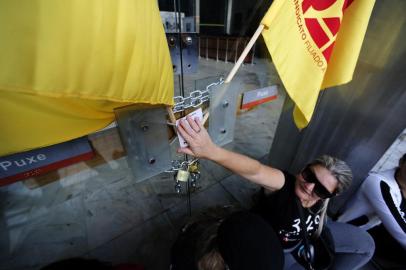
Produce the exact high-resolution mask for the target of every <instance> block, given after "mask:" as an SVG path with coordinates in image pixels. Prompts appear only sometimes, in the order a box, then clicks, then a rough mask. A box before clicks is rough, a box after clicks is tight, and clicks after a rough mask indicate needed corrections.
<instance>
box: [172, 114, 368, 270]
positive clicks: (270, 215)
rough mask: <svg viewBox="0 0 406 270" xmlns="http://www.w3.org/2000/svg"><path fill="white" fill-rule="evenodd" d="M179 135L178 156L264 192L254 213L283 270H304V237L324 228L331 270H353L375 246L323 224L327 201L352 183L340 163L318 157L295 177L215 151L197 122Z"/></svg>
mask: <svg viewBox="0 0 406 270" xmlns="http://www.w3.org/2000/svg"><path fill="white" fill-rule="evenodd" d="M178 131H179V133H180V134H181V135H182V137H183V138H184V139H185V140H186V141H187V143H188V147H185V148H180V149H179V150H178V152H180V153H185V154H188V155H192V156H195V157H199V158H204V159H208V160H211V161H214V162H216V163H217V164H219V165H221V166H223V167H225V168H227V169H229V170H231V171H232V172H234V173H236V174H238V175H240V176H242V177H244V178H245V179H247V180H249V181H251V182H254V183H256V184H258V185H260V186H262V187H263V188H264V192H263V194H262V196H261V197H262V198H261V199H260V202H259V204H258V206H257V207H256V208H255V212H257V213H259V214H260V215H261V216H262V217H263V218H264V219H265V220H267V221H268V223H269V224H270V225H271V226H272V228H273V230H274V231H275V232H276V234H277V235H278V237H279V240H280V243H281V246H282V248H283V250H284V254H285V267H284V269H303V267H302V266H301V265H300V263H299V262H300V261H301V259H300V254H299V253H300V250H301V245H302V243H303V242H304V241H303V240H304V235H305V234H304V233H303V232H304V231H307V234H306V236H309V237H318V236H319V235H321V233H322V231H323V230H324V229H325V228H326V227H327V228H329V231H330V232H331V237H332V240H331V241H332V242H334V244H333V246H334V253H335V256H334V265H332V266H331V269H346V270H347V269H351V270H352V269H358V268H360V267H361V266H362V265H364V264H366V263H367V262H368V261H369V260H370V258H371V257H372V254H373V251H374V242H373V240H372V238H371V237H370V236H369V235H368V234H367V233H366V232H363V231H362V230H360V229H359V228H356V227H355V226H352V225H349V224H344V223H337V222H331V221H328V222H327V224H325V223H326V220H327V218H326V211H327V205H328V202H329V199H330V198H331V197H333V196H335V195H337V194H339V193H341V192H342V191H344V190H346V189H347V188H348V187H349V186H350V184H351V181H352V173H351V169H350V168H349V167H348V166H347V165H346V164H345V162H343V161H341V160H338V159H336V158H333V157H329V156H322V157H321V158H319V159H316V160H315V161H313V162H311V163H310V164H309V165H308V166H306V167H305V168H304V169H303V170H302V172H301V173H299V174H298V175H296V176H294V175H292V174H289V173H287V172H283V171H281V170H278V169H276V168H272V167H270V166H266V165H263V164H261V163H260V162H258V161H257V160H254V159H252V158H249V157H247V156H244V155H241V154H238V153H234V152H231V151H228V150H226V149H223V148H221V147H219V146H217V145H215V144H214V143H213V142H212V140H211V139H210V136H209V134H208V133H207V131H206V129H205V128H204V126H203V125H202V123H201V122H200V121H199V120H198V119H195V120H193V119H191V118H187V121H181V122H180V124H179V126H178ZM301 220H303V222H301ZM306 242H307V241H306ZM316 256H317V255H316ZM301 263H302V264H303V262H301Z"/></svg>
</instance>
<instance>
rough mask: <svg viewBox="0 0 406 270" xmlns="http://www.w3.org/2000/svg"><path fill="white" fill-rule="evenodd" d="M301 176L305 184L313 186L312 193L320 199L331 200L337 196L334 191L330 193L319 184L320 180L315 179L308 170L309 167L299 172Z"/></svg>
mask: <svg viewBox="0 0 406 270" xmlns="http://www.w3.org/2000/svg"><path fill="white" fill-rule="evenodd" d="M301 175H302V177H303V179H304V180H305V181H306V182H307V183H313V184H314V188H313V192H314V193H315V194H316V195H317V196H319V198H320V199H327V198H331V197H334V196H335V195H336V194H337V193H336V192H335V191H334V192H333V193H331V192H330V191H328V190H327V188H326V187H325V186H323V185H322V184H321V183H320V180H319V179H317V176H316V175H315V174H314V172H313V171H312V170H311V169H310V166H306V168H304V169H303V171H302V172H301Z"/></svg>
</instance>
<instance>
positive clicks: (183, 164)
mask: <svg viewBox="0 0 406 270" xmlns="http://www.w3.org/2000/svg"><path fill="white" fill-rule="evenodd" d="M198 160H199V159H198V158H194V159H192V160H189V161H187V160H184V161H182V160H172V168H171V169H169V170H166V171H165V172H166V173H174V172H177V171H179V170H180V169H185V168H187V167H189V166H190V165H192V164H193V163H195V162H196V161H198Z"/></svg>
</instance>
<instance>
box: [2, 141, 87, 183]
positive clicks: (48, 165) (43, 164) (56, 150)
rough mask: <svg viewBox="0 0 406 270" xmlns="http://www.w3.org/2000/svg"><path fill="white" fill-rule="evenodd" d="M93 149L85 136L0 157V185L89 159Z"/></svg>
mask: <svg viewBox="0 0 406 270" xmlns="http://www.w3.org/2000/svg"><path fill="white" fill-rule="evenodd" d="M92 157H93V150H92V147H91V146H90V144H89V141H88V140H87V138H86V137H82V138H79V139H75V140H72V141H68V142H64V143H60V144H56V145H52V146H48V147H44V148H40V149H35V150H32V151H27V152H23V153H18V154H14V155H10V156H3V157H0V186H3V185H7V184H10V183H13V182H15V181H18V180H21V179H25V178H28V177H32V176H36V175H40V174H43V173H46V172H49V171H52V170H56V169H58V168H61V167H65V166H68V165H70V164H73V163H76V162H79V161H82V160H87V159H91V158H92Z"/></svg>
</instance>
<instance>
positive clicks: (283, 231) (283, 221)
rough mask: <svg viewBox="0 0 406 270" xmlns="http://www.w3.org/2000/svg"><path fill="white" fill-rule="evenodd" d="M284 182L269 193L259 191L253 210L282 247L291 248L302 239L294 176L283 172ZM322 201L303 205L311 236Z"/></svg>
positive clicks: (318, 218) (318, 220) (317, 223)
mask: <svg viewBox="0 0 406 270" xmlns="http://www.w3.org/2000/svg"><path fill="white" fill-rule="evenodd" d="M284 175H285V184H284V185H283V187H282V188H281V189H280V190H277V191H275V192H273V193H271V194H269V195H266V194H265V193H264V192H263V191H261V193H262V194H261V197H260V199H259V202H258V204H257V205H256V206H255V207H254V209H253V211H254V212H256V213H258V214H260V215H261V216H262V217H263V218H264V219H265V220H266V221H268V222H269V223H270V224H271V226H272V227H273V229H274V230H275V232H276V233H277V235H278V237H279V240H280V242H281V244H282V247H283V248H284V249H289V248H293V247H294V246H296V245H297V244H298V243H300V241H301V240H302V236H301V233H300V232H301V225H300V215H299V211H298V204H297V203H296V198H297V196H296V194H295V181H296V179H295V176H293V175H291V174H289V173H286V172H284ZM321 206H322V202H321V201H320V202H318V203H316V204H315V205H314V206H312V207H311V208H304V207H303V214H304V219H305V221H306V228H307V231H308V235H309V236H311V235H312V234H313V233H314V232H315V231H316V230H317V228H318V226H319V222H320V215H319V214H314V213H318V212H319V210H320V208H321Z"/></svg>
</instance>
